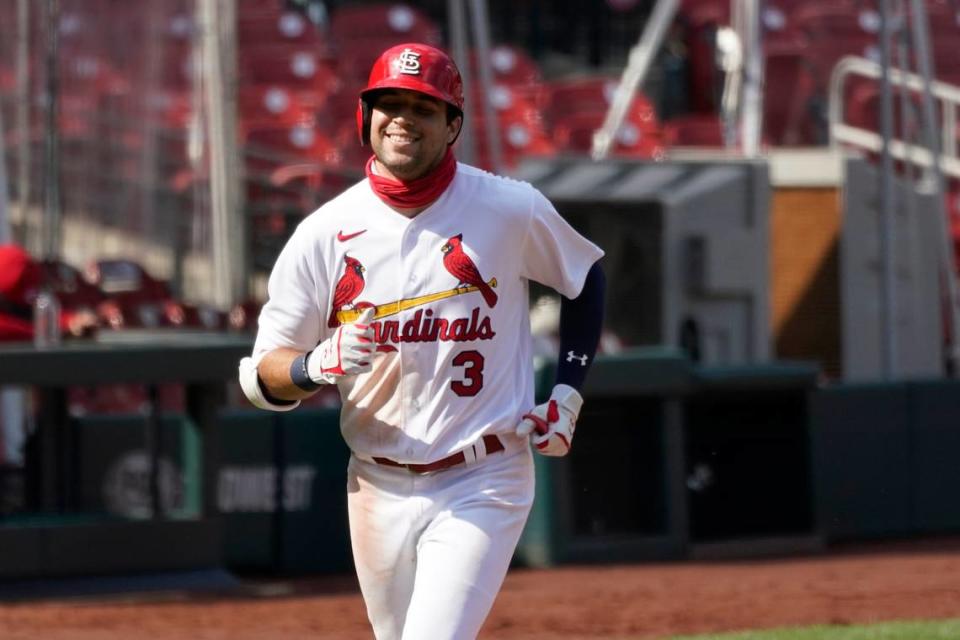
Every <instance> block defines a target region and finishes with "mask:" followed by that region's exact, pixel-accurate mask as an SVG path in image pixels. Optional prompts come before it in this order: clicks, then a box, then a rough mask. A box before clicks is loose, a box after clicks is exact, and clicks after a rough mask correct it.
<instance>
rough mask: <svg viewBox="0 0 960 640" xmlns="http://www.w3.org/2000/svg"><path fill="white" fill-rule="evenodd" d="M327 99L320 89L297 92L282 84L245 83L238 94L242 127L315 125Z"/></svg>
mask: <svg viewBox="0 0 960 640" xmlns="http://www.w3.org/2000/svg"><path fill="white" fill-rule="evenodd" d="M323 99H324V96H323V94H321V93H319V92H302V91H301V92H294V91H290V90H288V89H286V88H285V87H282V86H278V85H254V86H241V87H240V91H239V96H238V108H239V111H240V127H241V129H250V128H256V127H260V126H264V125H271V124H272V125H286V126H294V125H300V124H311V125H312V124H313V123H314V122H315V119H316V109H317V108H318V107H319V106H320V105H322V104H323Z"/></svg>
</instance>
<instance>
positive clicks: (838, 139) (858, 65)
mask: <svg viewBox="0 0 960 640" xmlns="http://www.w3.org/2000/svg"><path fill="white" fill-rule="evenodd" d="M882 74H883V70H882V67H881V66H880V64H878V63H876V62H873V61H872V60H868V59H866V58H861V57H858V56H846V57H844V58H843V59H841V60H840V62H838V63H837V65H836V67H834V69H833V73H832V74H831V76H830V94H829V97H828V99H829V103H828V111H827V117H828V122H829V125H830V144H831V146H836V145H838V144H851V145H854V146H857V147H861V148H863V149H866V150H868V151H873V152H876V153H879V152H880V151H881V149H882V148H883V136H882V135H881V134H880V133H878V132H876V131H872V130H870V129H864V128H862V127H858V126H855V125H852V124H849V123H846V122H844V116H845V113H844V107H845V106H846V104H845V100H844V91H843V90H844V84H845V82H846V80H847V78H848V77H850V76H852V75H858V76H862V77H865V78H871V79H874V80H879V79H880V77H881V75H882ZM890 84H892V85H894V86H897V87H905V88H907V89H909V90H911V91H916V92H917V93H918V94H919V93H922V92H923V88H924V82H923V77H922V76H920V75H917V74H915V73H909V72H906V71H902V70H900V69H894V68H892V69H890ZM930 92H931V94H932V95H933V97H934V98H936V99H937V101H938V103H939V105H940V118H941V122H940V131H941V139H940V148H941V153H940V169H941V171H943V173H945V174H947V175H949V176H951V177H953V178H958V179H960V154H958V149H957V147H958V144H957V142H958V141H957V107H960V87H957V86H955V85H952V84H949V83H946V82H941V81H939V80H933V81H932V82H931V83H930ZM890 154H891V155H892V156H894V157H895V158H897V159H899V160H905V161H907V162H912V163H914V164H916V165H918V166H921V167H923V168H929V167H931V166H933V162H932V154H931V152H930V150H929V149H927V148H926V147H925V146H921V145H917V144H913V143H911V142H907V141H904V140H899V139H893V140H890Z"/></svg>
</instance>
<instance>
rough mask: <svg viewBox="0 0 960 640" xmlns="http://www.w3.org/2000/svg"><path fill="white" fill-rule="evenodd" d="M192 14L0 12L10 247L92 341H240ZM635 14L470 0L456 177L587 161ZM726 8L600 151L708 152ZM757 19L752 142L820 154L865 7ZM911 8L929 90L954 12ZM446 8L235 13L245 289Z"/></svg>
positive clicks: (682, 27) (60, 3) (690, 16)
mask: <svg viewBox="0 0 960 640" xmlns="http://www.w3.org/2000/svg"><path fill="white" fill-rule="evenodd" d="M200 4H201V3H199V2H195V1H193V0H142V1H141V2H136V3H130V2H125V1H122V0H46V1H44V2H29V1H27V0H0V106H2V109H0V116H2V132H3V138H2V140H3V149H4V151H5V156H4V157H5V160H6V168H7V176H8V183H9V185H8V187H9V189H8V190H9V198H10V210H11V211H12V212H13V213H12V217H13V240H14V241H16V242H18V243H20V244H21V245H23V246H25V247H27V248H28V249H29V250H30V251H31V252H32V253H34V254H35V255H38V257H42V258H44V268H45V269H46V271H47V274H48V276H47V277H48V279H49V280H50V281H51V282H53V285H54V287H55V288H56V290H57V292H58V294H60V296H61V299H62V302H63V304H64V305H65V306H67V307H70V306H74V307H75V306H85V307H89V308H92V309H95V310H97V315H98V317H99V319H100V322H101V324H102V326H103V327H104V328H107V329H122V328H136V327H146V328H154V327H184V328H189V327H195V328H204V329H228V328H232V329H235V330H240V331H248V330H252V329H253V328H254V326H255V318H256V313H257V308H258V305H259V304H260V303H261V302H262V286H261V287H260V288H259V289H258V288H257V287H256V286H253V287H251V292H252V293H251V294H250V296H249V297H248V299H246V300H242V301H235V302H236V304H235V305H234V306H233V308H232V309H228V308H223V305H220V308H214V306H213V305H210V304H205V303H206V302H209V300H205V299H204V297H205V296H204V291H205V289H204V287H203V286H201V285H198V284H197V282H202V281H203V280H204V275H205V273H208V272H205V271H204V269H203V267H202V264H203V257H204V256H209V254H210V252H211V245H212V225H211V219H210V218H211V216H210V208H211V207H210V195H209V190H208V189H207V184H208V181H209V169H208V163H209V160H210V158H209V154H210V144H209V139H208V138H209V135H208V134H207V133H206V132H207V124H208V121H209V118H210V114H209V113H205V112H204V108H203V101H202V98H201V94H202V92H203V90H204V82H206V81H207V79H205V77H204V73H205V70H204V68H203V67H202V66H201V64H200V62H199V60H198V55H197V52H198V46H199V45H198V43H199V40H200V37H201V34H200V30H199V29H198V27H197V25H198V24H199V20H198V11H199V5H200ZM654 4H655V3H654V2H653V1H652V0H605V1H600V0H596V1H593V2H574V1H572V0H564V1H551V2H547V1H544V0H519V1H518V0H490V2H489V3H488V19H489V22H488V27H489V32H490V36H491V40H492V44H493V46H492V48H491V49H490V52H489V55H490V59H489V64H490V69H491V70H492V73H493V81H494V83H493V86H492V87H490V88H489V89H488V90H480V89H478V87H479V86H480V83H474V84H473V85H472V87H473V91H472V94H473V95H469V96H468V114H467V116H468V117H467V124H466V126H467V127H469V128H470V131H471V132H472V133H473V138H474V140H475V141H476V153H475V157H474V162H475V163H476V164H478V165H479V166H481V167H485V168H488V169H501V170H503V171H506V172H508V173H509V171H510V170H511V169H513V168H515V167H516V166H517V164H518V163H519V162H520V161H521V160H523V159H524V158H529V157H542V156H549V157H558V156H563V155H584V156H585V155H587V154H588V153H589V151H590V145H591V139H592V135H593V132H594V131H595V130H596V129H597V128H599V127H600V126H601V124H602V123H603V121H604V118H605V116H606V114H607V111H608V109H609V106H610V102H611V99H612V96H613V92H614V91H615V89H616V86H617V82H618V80H619V79H620V74H621V73H622V70H623V68H624V65H625V64H626V63H627V59H628V56H629V54H630V50H631V48H632V47H633V46H634V44H635V43H636V41H637V38H638V37H639V35H640V33H641V32H642V30H643V28H644V25H645V23H646V21H647V19H648V17H649V15H650V12H651V10H652V9H653V6H654ZM730 4H731V3H730V2H729V0H683V1H682V2H681V5H680V9H679V11H678V13H677V17H676V18H675V20H674V21H673V24H672V27H671V28H670V31H669V34H668V36H667V38H666V40H665V42H664V45H663V46H662V47H661V50H660V51H659V52H658V54H657V56H656V59H655V62H654V64H653V67H652V69H651V70H650V72H649V73H648V74H647V79H646V81H645V83H644V85H643V87H642V90H641V92H640V93H639V94H638V95H637V96H636V99H635V100H634V101H633V103H632V106H631V107H630V109H629V112H628V114H627V117H626V120H625V122H624V124H623V126H622V127H621V128H620V130H619V132H618V134H617V141H616V144H615V145H614V148H613V152H612V155H613V156H614V157H618V158H633V159H638V160H649V161H658V160H663V159H667V158H670V155H671V153H672V152H673V151H674V150H676V149H678V148H683V147H690V146H693V147H707V148H715V149H718V150H719V149H722V148H723V147H724V143H725V140H724V128H723V123H722V121H721V117H720V114H719V110H720V105H719V102H720V95H721V93H722V91H723V87H724V80H725V78H724V76H725V69H726V68H728V67H729V57H730V56H731V55H732V56H734V57H735V55H736V51H735V50H731V49H730V48H729V47H726V48H725V45H724V44H723V43H724V39H723V38H718V34H719V33H720V32H721V31H722V30H723V29H724V27H725V26H726V25H727V24H729V22H730V18H731V16H730ZM760 4H761V23H762V26H763V36H762V38H763V57H764V65H765V83H764V91H763V145H764V148H767V149H771V148H776V147H780V146H819V145H825V144H827V143H828V131H827V119H826V107H827V100H826V95H827V91H828V85H829V79H830V74H831V71H832V69H833V67H834V65H835V64H836V62H837V61H838V60H839V59H840V58H841V57H842V56H845V55H860V56H865V57H867V58H870V59H877V57H878V55H879V53H878V51H879V48H878V47H879V45H878V32H879V29H880V18H879V14H878V10H877V6H876V0H766V1H765V2H761V3H760ZM892 5H893V7H894V8H895V10H896V13H895V16H896V20H895V24H894V29H895V35H896V34H902V35H905V34H906V29H907V27H908V25H907V24H906V20H905V18H904V15H905V14H904V13H903V12H904V9H905V4H904V3H903V2H893V3H892ZM927 6H928V10H929V12H930V27H931V33H932V38H933V60H934V68H935V73H936V77H937V78H938V79H940V80H943V81H946V82H951V83H954V84H960V55H958V54H957V51H958V50H960V48H958V44H960V11H958V9H960V7H958V5H957V4H956V3H955V2H954V1H953V0H927ZM448 7H449V3H448V2H441V1H440V0H433V1H430V2H419V3H410V4H400V3H379V2H341V1H335V0H332V1H326V2H323V1H319V0H237V2H236V5H235V8H236V25H235V26H236V29H235V45H236V46H235V53H236V56H235V60H236V86H235V106H236V122H237V127H236V143H237V146H238V150H239V157H240V159H241V164H242V170H241V175H242V180H243V189H242V191H243V197H242V202H243V208H244V211H245V217H243V218H241V220H245V221H246V223H247V225H248V230H247V233H246V238H248V246H247V247H246V249H245V250H246V251H247V255H246V258H245V260H246V264H247V265H248V267H249V268H248V271H249V273H250V274H251V275H252V277H253V278H256V277H258V276H259V277H260V278H261V284H262V278H263V277H264V276H265V274H266V273H267V272H268V271H269V268H270V266H271V265H272V263H273V260H274V258H275V256H276V254H277V252H278V250H279V248H280V247H281V246H282V244H283V242H284V241H285V240H286V238H287V237H289V234H290V233H291V231H292V229H293V227H294V226H295V225H296V224H297V223H298V222H299V220H300V219H302V217H303V216H304V215H306V214H308V213H309V212H310V211H312V210H314V209H315V208H316V207H317V206H319V205H320V204H322V203H323V202H325V201H326V200H328V199H329V198H331V197H332V196H334V195H336V194H337V193H338V192H339V191H341V190H342V189H343V188H345V187H346V186H347V185H349V184H351V183H352V182H353V181H354V180H356V179H358V178H359V177H361V176H362V166H363V163H364V161H365V159H366V158H367V157H368V154H369V151H368V150H367V149H363V148H361V147H360V146H359V144H358V142H357V133H356V124H355V116H354V113H355V109H356V104H357V94H358V91H359V90H360V89H361V88H362V87H363V86H364V84H365V81H366V74H367V73H368V71H369V68H370V65H371V63H372V62H373V60H374V59H375V58H376V57H377V55H378V54H379V53H380V52H381V51H382V50H383V49H384V48H386V47H388V46H390V45H393V44H397V43H401V42H406V41H423V42H429V43H433V44H436V45H438V46H441V47H448V48H449V46H450V34H449V30H450V28H449V27H448V22H449V20H448V18H449V16H448V15H447V10H448ZM53 42H55V45H56V46H55V47H54V46H51V45H52V43H53ZM907 50H908V49H904V51H907ZM909 55H913V54H912V53H911V54H909ZM468 57H469V64H467V65H463V66H465V67H466V69H465V70H466V71H468V73H471V74H472V76H473V77H474V78H476V77H477V76H478V70H477V64H476V62H477V53H476V51H475V50H472V51H471V52H470V53H469V56H468ZM894 60H895V61H896V57H895V58H894ZM902 61H903V62H906V63H907V64H909V65H910V67H911V68H916V65H915V61H909V60H902ZM461 62H463V61H461ZM51 96H55V100H52V99H51ZM484 100H488V101H489V103H490V105H491V106H492V111H486V114H490V113H492V114H494V117H495V118H496V119H497V125H498V128H499V132H500V137H501V144H502V166H499V167H494V166H492V158H491V155H490V150H489V149H486V148H485V144H484V138H483V136H482V135H480V132H482V131H483V130H484V128H485V127H486V126H487V125H486V124H485V122H484V117H485V115H486V114H485V110H484V109H482V108H481V105H482V102H483V101H484ZM878 100H879V86H878V83H876V82H866V81H865V82H860V83H857V82H853V83H850V85H849V87H848V89H847V95H846V96H845V103H846V111H847V114H846V118H847V121H848V122H851V123H854V124H858V125H860V126H863V127H866V128H872V129H874V130H876V129H877V127H878V124H879V123H878V120H879V115H878V114H879V109H878V104H879V103H878ZM51 105H53V106H54V107H55V111H54V116H53V117H51V115H50V110H51ZM898 111H899V109H898ZM897 122H898V123H899V122H901V119H900V114H899V113H898V114H897ZM903 122H904V123H907V122H908V121H907V120H906V119H904V120H903ZM917 122H918V121H917V119H916V118H914V120H913V125H909V124H904V125H903V126H913V127H916V126H918V124H917ZM50 123H55V129H56V131H55V133H56V142H55V144H56V146H55V147H52V146H51V145H52V144H53V143H52V142H51V131H50ZM903 131H904V130H903V129H902V127H901V126H900V125H898V132H903ZM51 148H53V149H54V152H55V154H56V155H55V158H56V162H57V171H56V174H55V175H56V179H57V182H56V184H55V185H51V183H50V175H51V166H50V164H51V162H53V161H54V160H53V157H54V156H53V155H51V153H52V152H51ZM949 187H950V189H951V193H950V195H949V202H950V210H951V211H952V215H953V220H954V229H955V234H954V236H955V237H960V224H958V223H957V222H956V221H957V220H958V210H960V197H958V193H960V192H958V189H957V185H956V184H955V183H951V184H950V185H949ZM51 190H53V193H52V194H51ZM51 200H54V201H55V202H52V203H51ZM51 208H53V209H55V210H56V211H57V213H58V215H60V216H61V229H63V230H62V231H61V237H60V238H58V239H57V243H58V244H56V245H55V246H57V247H58V250H57V251H49V250H44V243H43V241H42V239H41V238H40V237H39V236H40V235H41V232H40V230H39V227H40V223H39V222H38V221H39V220H40V218H41V217H42V216H41V214H42V212H43V210H44V209H46V210H50V209H51ZM48 247H49V245H48ZM207 279H209V278H207ZM188 301H189V302H188Z"/></svg>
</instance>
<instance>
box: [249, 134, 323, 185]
mask: <svg viewBox="0 0 960 640" xmlns="http://www.w3.org/2000/svg"><path fill="white" fill-rule="evenodd" d="M243 143H244V156H245V158H246V166H247V167H248V169H249V170H250V171H252V172H253V173H260V174H265V175H269V173H270V172H271V171H273V170H274V169H276V168H277V167H278V166H281V165H284V164H290V163H291V162H297V161H302V160H309V161H311V162H316V163H318V164H324V165H329V166H334V167H336V166H339V165H340V163H341V155H340V153H339V151H338V149H337V147H336V145H335V144H334V143H333V141H331V140H330V139H329V137H327V136H326V135H325V134H324V133H323V132H322V131H320V130H319V129H318V128H317V127H315V126H313V125H297V126H292V127H284V126H276V125H274V126H269V125H266V126H262V127H257V128H251V129H250V130H249V131H245V132H244V139H243Z"/></svg>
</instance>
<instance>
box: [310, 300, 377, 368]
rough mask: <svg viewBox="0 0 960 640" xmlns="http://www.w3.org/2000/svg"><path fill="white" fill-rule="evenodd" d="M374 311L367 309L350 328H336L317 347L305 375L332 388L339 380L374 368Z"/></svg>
mask: <svg viewBox="0 0 960 640" xmlns="http://www.w3.org/2000/svg"><path fill="white" fill-rule="evenodd" d="M374 314H375V309H373V308H372V307H367V308H366V309H364V310H363V312H362V313H361V314H360V317H358V318H357V319H356V321H355V322H353V323H351V324H342V325H340V326H339V327H337V330H336V331H334V332H333V335H332V336H330V337H329V338H327V339H326V340H324V341H323V342H321V343H320V344H319V345H317V348H316V349H314V350H313V351H312V352H311V353H310V359H309V360H307V375H308V376H310V379H311V380H313V381H314V382H316V383H317V384H334V383H336V381H337V379H338V378H340V377H342V376H354V375H357V374H358V373H365V372H367V371H370V369H372V368H373V364H372V361H373V349H374V344H373V327H372V326H371V325H370V321H371V320H373V316H374Z"/></svg>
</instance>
